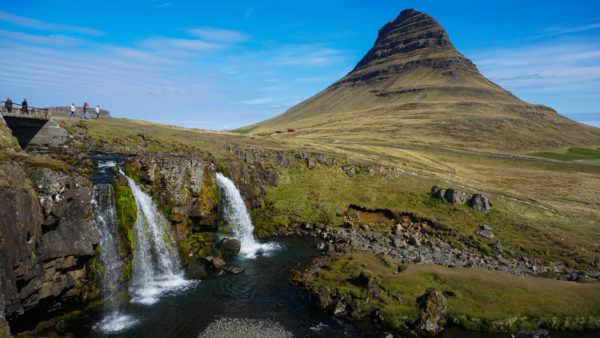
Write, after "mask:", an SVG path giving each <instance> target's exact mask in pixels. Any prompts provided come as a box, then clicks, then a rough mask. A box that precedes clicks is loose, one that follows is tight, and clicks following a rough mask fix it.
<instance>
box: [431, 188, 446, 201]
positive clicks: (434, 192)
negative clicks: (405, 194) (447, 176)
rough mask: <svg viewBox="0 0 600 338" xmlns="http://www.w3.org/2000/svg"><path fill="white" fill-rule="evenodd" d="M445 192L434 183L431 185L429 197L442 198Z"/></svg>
mask: <svg viewBox="0 0 600 338" xmlns="http://www.w3.org/2000/svg"><path fill="white" fill-rule="evenodd" d="M445 193H446V190H444V189H442V188H440V187H438V186H437V185H434V186H433V187H431V197H433V198H437V199H440V200H443V199H444V194H445Z"/></svg>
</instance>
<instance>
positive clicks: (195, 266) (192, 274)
mask: <svg viewBox="0 0 600 338" xmlns="http://www.w3.org/2000/svg"><path fill="white" fill-rule="evenodd" d="M185 274H186V277H187V278H190V279H205V278H207V277H208V272H207V271H206V267H205V266H204V264H200V263H198V262H191V263H190V264H188V266H187V269H186V272H185Z"/></svg>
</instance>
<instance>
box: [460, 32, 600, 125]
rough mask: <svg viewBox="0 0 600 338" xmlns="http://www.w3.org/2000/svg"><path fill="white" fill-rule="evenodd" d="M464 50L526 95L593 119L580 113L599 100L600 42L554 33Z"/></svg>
mask: <svg viewBox="0 0 600 338" xmlns="http://www.w3.org/2000/svg"><path fill="white" fill-rule="evenodd" d="M466 55H467V56H468V57H470V58H471V59H473V61H474V62H475V64H477V65H478V67H479V69H480V71H481V72H482V73H483V74H484V75H485V76H486V77H487V78H489V79H490V80H492V81H494V82H496V83H498V84H499V85H501V86H502V87H504V88H506V89H508V90H510V91H512V92H514V93H515V94H517V95H518V96H520V97H522V98H523V99H525V100H527V101H529V102H533V103H541V104H545V105H548V106H551V107H553V108H555V109H557V110H558V111H559V112H561V113H563V114H565V115H567V116H569V117H571V118H573V119H575V120H578V121H584V120H587V121H591V120H595V118H584V117H581V116H577V113H584V112H586V111H589V107H590V106H594V105H596V104H598V100H599V97H598V93H599V92H598V88H600V43H598V42H596V41H593V40H580V39H573V38H571V39H554V40H553V41H550V42H544V43H534V44H526V45H523V46H521V47H514V46H511V47H506V48H493V49H484V50H478V51H472V52H467V53H466Z"/></svg>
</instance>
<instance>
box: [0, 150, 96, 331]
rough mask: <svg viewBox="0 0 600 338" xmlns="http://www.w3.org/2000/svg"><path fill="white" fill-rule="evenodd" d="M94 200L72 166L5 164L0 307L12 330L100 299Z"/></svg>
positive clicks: (0, 200)
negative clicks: (94, 264) (95, 263)
mask: <svg viewBox="0 0 600 338" xmlns="http://www.w3.org/2000/svg"><path fill="white" fill-rule="evenodd" d="M91 198H92V196H91V184H90V182H89V181H88V180H87V179H85V178H84V177H82V176H81V175H80V174H78V173H76V172H74V171H64V170H59V169H51V168H48V167H44V166H41V167H36V166H23V165H20V164H17V163H14V162H10V161H3V162H1V163H0V205H2V208H0V266H1V267H2V268H1V270H0V285H1V290H0V293H1V294H2V299H3V303H4V304H0V305H3V309H1V310H3V311H0V312H4V315H5V316H6V319H7V320H8V321H9V322H10V323H11V326H12V327H13V331H19V330H21V329H32V327H30V325H34V324H35V323H36V322H37V321H39V320H42V319H48V318H50V317H52V316H56V315H58V314H60V313H62V312H64V311H68V310H69V309H70V308H71V306H72V305H73V304H75V303H79V306H80V305H81V303H82V302H86V301H89V300H91V299H93V298H94V297H96V295H97V288H96V286H95V281H94V279H93V277H94V271H92V270H93V269H91V268H90V263H91V262H92V260H93V258H94V255H95V248H96V245H97V244H98V241H99V234H98V232H97V231H96V229H95V227H94V224H93V221H92V210H91Z"/></svg>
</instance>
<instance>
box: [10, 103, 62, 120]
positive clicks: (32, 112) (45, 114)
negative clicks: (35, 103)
mask: <svg viewBox="0 0 600 338" xmlns="http://www.w3.org/2000/svg"><path fill="white" fill-rule="evenodd" d="M0 103H1V104H2V106H0V112H2V115H5V116H16V117H32V118H43V119H49V118H50V116H52V114H51V112H50V110H49V109H48V108H37V107H27V109H23V107H22V106H21V105H20V104H18V103H13V104H12V106H13V109H12V111H11V112H10V113H9V112H8V110H7V109H6V107H5V103H6V101H0ZM15 106H19V108H15Z"/></svg>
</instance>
